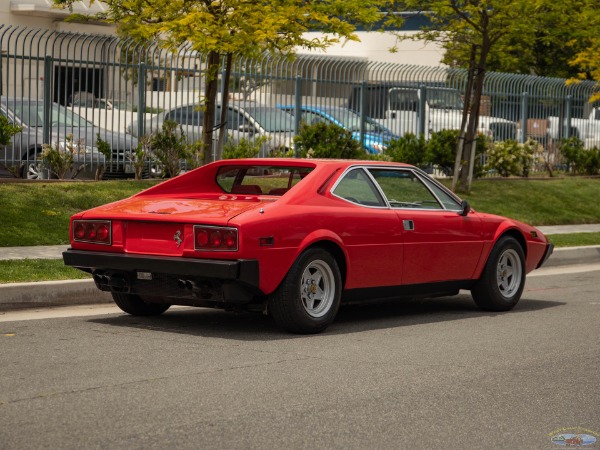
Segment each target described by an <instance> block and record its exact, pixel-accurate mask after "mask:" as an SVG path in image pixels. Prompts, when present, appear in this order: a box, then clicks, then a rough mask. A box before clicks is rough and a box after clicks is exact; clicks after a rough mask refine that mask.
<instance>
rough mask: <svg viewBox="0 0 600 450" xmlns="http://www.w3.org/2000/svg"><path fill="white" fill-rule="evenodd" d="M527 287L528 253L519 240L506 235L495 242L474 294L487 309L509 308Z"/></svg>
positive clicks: (480, 304)
mask: <svg viewBox="0 0 600 450" xmlns="http://www.w3.org/2000/svg"><path fill="white" fill-rule="evenodd" d="M524 287H525V254H524V253H523V248H522V247H521V244H519V242H518V241H517V240H516V239H515V238H513V237H511V236H504V237H502V238H500V239H499V240H498V242H496V245H495V246H494V248H493V249H492V251H491V253H490V256H489V258H488V261H487V263H486V265H485V267H484V269H483V272H482V273H481V278H479V280H478V281H477V283H476V284H475V286H473V288H472V289H471V296H472V297H473V300H474V301H475V303H476V304H477V306H478V307H479V308H481V309H483V310H484V311H509V310H511V309H513V308H514V307H515V305H516V304H517V303H518V302H519V300H520V299H521V294H522V293H523V288H524Z"/></svg>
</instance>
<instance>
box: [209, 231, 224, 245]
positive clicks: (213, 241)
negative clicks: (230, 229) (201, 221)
mask: <svg viewBox="0 0 600 450" xmlns="http://www.w3.org/2000/svg"><path fill="white" fill-rule="evenodd" d="M222 242H223V236H222V235H221V232H220V231H213V232H212V233H211V234H210V246H211V247H220V246H221V243H222Z"/></svg>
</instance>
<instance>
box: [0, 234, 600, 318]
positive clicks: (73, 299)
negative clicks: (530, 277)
mask: <svg viewBox="0 0 600 450" xmlns="http://www.w3.org/2000/svg"><path fill="white" fill-rule="evenodd" d="M594 263H600V245H592V246H587V247H562V248H557V249H555V250H554V253H553V254H552V256H551V257H550V259H548V261H546V264H544V267H558V266H569V265H576V264H594ZM112 301H113V300H112V296H111V295H110V293H109V292H103V291H100V290H99V289H98V288H96V284H95V283H94V280H92V279H87V280H66V281H40V282H35V283H8V284H0V310H8V309H20V308H31V307H47V306H66V305H87V304H98V303H112Z"/></svg>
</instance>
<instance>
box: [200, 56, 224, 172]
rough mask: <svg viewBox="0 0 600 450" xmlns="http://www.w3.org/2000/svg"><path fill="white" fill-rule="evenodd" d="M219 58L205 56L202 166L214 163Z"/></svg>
mask: <svg viewBox="0 0 600 450" xmlns="http://www.w3.org/2000/svg"><path fill="white" fill-rule="evenodd" d="M220 61H221V57H220V55H219V53H217V52H209V53H208V55H207V67H206V70H207V76H206V86H205V88H204V118H203V120H202V151H203V152H204V164H208V163H211V162H213V161H214V155H213V151H214V149H213V132H214V126H215V109H216V106H215V102H216V100H217V89H218V87H219V83H218V81H219V78H218V74H219V66H220Z"/></svg>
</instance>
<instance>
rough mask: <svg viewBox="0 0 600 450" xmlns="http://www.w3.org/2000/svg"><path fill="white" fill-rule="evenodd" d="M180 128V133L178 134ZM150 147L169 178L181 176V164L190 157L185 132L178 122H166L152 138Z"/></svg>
mask: <svg viewBox="0 0 600 450" xmlns="http://www.w3.org/2000/svg"><path fill="white" fill-rule="evenodd" d="M178 127H179V129H180V130H179V131H180V132H179V133H178V132H177V128H178ZM150 147H151V148H152V151H153V152H154V154H155V155H156V159H157V160H158V162H159V163H160V165H161V167H162V168H163V170H164V172H165V173H164V175H165V176H166V177H167V178H171V177H176V176H177V175H179V172H180V171H181V162H182V161H183V160H185V159H186V158H187V157H188V153H189V147H188V145H187V143H186V140H185V135H184V133H183V130H181V127H180V125H179V124H178V123H177V122H175V121H173V120H165V121H164V123H163V125H162V129H160V130H159V131H157V132H156V133H155V134H154V135H153V136H152V137H151V139H150Z"/></svg>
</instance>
